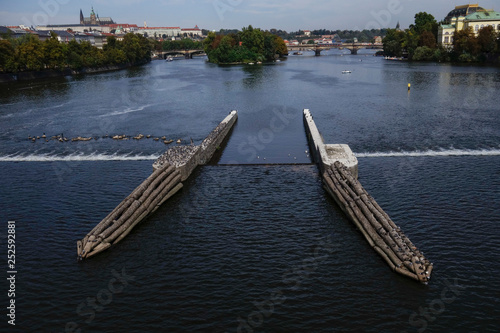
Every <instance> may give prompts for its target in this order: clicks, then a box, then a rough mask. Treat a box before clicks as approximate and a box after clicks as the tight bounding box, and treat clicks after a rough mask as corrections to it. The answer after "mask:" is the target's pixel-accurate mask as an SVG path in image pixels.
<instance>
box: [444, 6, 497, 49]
mask: <svg viewBox="0 0 500 333" xmlns="http://www.w3.org/2000/svg"><path fill="white" fill-rule="evenodd" d="M444 21H445V24H442V25H440V26H439V28H438V36H437V37H438V42H439V43H440V44H442V45H444V46H448V47H451V46H452V45H453V36H454V35H455V33H456V32H457V31H461V30H465V29H469V28H472V31H473V32H474V33H475V34H476V36H477V35H478V34H479V30H481V29H482V28H484V27H486V26H491V27H492V28H493V30H494V31H495V32H500V13H498V12H495V11H494V10H488V9H484V8H482V7H479V5H478V4H469V5H463V6H457V7H455V9H454V10H452V11H450V12H449V13H448V15H447V16H446V18H445V19H444Z"/></svg>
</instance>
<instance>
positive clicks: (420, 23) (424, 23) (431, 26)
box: [410, 12, 438, 36]
mask: <svg viewBox="0 0 500 333" xmlns="http://www.w3.org/2000/svg"><path fill="white" fill-rule="evenodd" d="M437 28H438V23H437V21H436V19H435V18H434V16H432V15H431V14H428V13H426V12H420V13H417V14H415V23H414V24H411V25H410V29H411V30H414V31H415V32H416V33H417V34H418V35H420V34H422V33H423V32H424V31H430V32H432V33H433V34H434V35H435V36H436V35H437Z"/></svg>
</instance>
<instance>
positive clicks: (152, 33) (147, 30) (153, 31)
mask: <svg viewBox="0 0 500 333" xmlns="http://www.w3.org/2000/svg"><path fill="white" fill-rule="evenodd" d="M181 31H182V30H181V28H180V27H140V28H139V29H138V30H137V31H136V33H139V34H141V35H143V36H144V37H152V38H163V39H165V38H169V37H170V38H171V37H178V36H180V35H181Z"/></svg>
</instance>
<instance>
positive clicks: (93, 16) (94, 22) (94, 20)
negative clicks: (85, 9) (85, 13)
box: [90, 7, 97, 25]
mask: <svg viewBox="0 0 500 333" xmlns="http://www.w3.org/2000/svg"><path fill="white" fill-rule="evenodd" d="M90 24H94V25H95V24H97V20H96V18H95V13H94V7H92V11H91V12H90Z"/></svg>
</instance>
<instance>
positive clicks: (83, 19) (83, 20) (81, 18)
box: [80, 8, 85, 24]
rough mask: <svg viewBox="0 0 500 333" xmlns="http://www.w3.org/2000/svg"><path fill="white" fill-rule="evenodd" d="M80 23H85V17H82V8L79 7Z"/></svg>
mask: <svg viewBox="0 0 500 333" xmlns="http://www.w3.org/2000/svg"><path fill="white" fill-rule="evenodd" d="M80 24H85V18H84V17H83V13H82V9H81V8H80Z"/></svg>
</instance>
